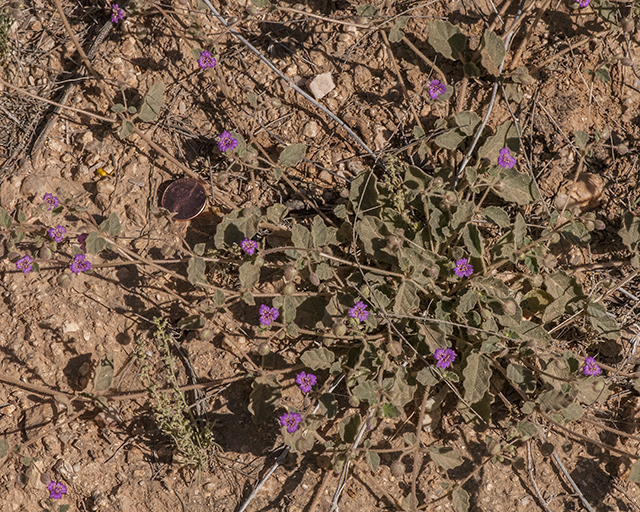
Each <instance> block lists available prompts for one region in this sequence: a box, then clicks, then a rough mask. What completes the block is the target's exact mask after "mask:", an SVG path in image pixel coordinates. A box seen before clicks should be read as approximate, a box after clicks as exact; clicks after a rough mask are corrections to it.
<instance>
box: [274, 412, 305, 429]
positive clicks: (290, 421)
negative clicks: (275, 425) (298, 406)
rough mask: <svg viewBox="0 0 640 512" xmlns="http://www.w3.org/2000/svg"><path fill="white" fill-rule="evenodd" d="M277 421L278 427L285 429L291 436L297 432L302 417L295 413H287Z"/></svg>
mask: <svg viewBox="0 0 640 512" xmlns="http://www.w3.org/2000/svg"><path fill="white" fill-rule="evenodd" d="M278 419H279V420H280V425H282V426H283V427H287V432H289V434H293V433H294V432H295V431H296V430H298V424H300V423H301V422H302V416H300V415H299V414H298V413H297V412H287V413H285V414H283V415H282V416H280V418H278Z"/></svg>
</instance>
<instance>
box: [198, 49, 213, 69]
mask: <svg viewBox="0 0 640 512" xmlns="http://www.w3.org/2000/svg"><path fill="white" fill-rule="evenodd" d="M216 64H217V62H216V59H215V58H213V57H212V56H211V53H210V52H208V51H207V50H203V51H201V52H200V58H199V59H198V66H200V69H207V68H212V67H213V66H215V65H216Z"/></svg>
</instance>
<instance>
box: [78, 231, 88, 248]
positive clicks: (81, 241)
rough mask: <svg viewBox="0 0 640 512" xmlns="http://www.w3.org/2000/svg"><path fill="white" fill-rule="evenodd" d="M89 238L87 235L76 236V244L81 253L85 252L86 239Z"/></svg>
mask: <svg viewBox="0 0 640 512" xmlns="http://www.w3.org/2000/svg"><path fill="white" fill-rule="evenodd" d="M88 236H89V234H88V233H81V234H79V235H78V243H79V244H80V249H82V252H87V237H88Z"/></svg>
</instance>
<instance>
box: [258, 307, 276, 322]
mask: <svg viewBox="0 0 640 512" xmlns="http://www.w3.org/2000/svg"><path fill="white" fill-rule="evenodd" d="M279 316H280V313H279V312H278V310H277V309H276V308H270V307H269V306H267V305H266V304H263V305H262V306H260V323H261V324H262V325H264V326H269V325H271V322H275V321H276V320H277V319H278V317H279Z"/></svg>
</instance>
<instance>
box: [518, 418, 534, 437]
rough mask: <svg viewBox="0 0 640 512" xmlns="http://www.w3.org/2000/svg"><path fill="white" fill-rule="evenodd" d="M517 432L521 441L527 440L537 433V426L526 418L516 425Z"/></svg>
mask: <svg viewBox="0 0 640 512" xmlns="http://www.w3.org/2000/svg"><path fill="white" fill-rule="evenodd" d="M516 429H517V430H518V434H520V436H521V438H522V440H523V441H528V440H529V439H532V438H534V437H536V436H537V435H538V427H536V426H535V424H534V423H531V422H530V421H527V420H522V421H520V422H519V423H518V426H517V427H516Z"/></svg>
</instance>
